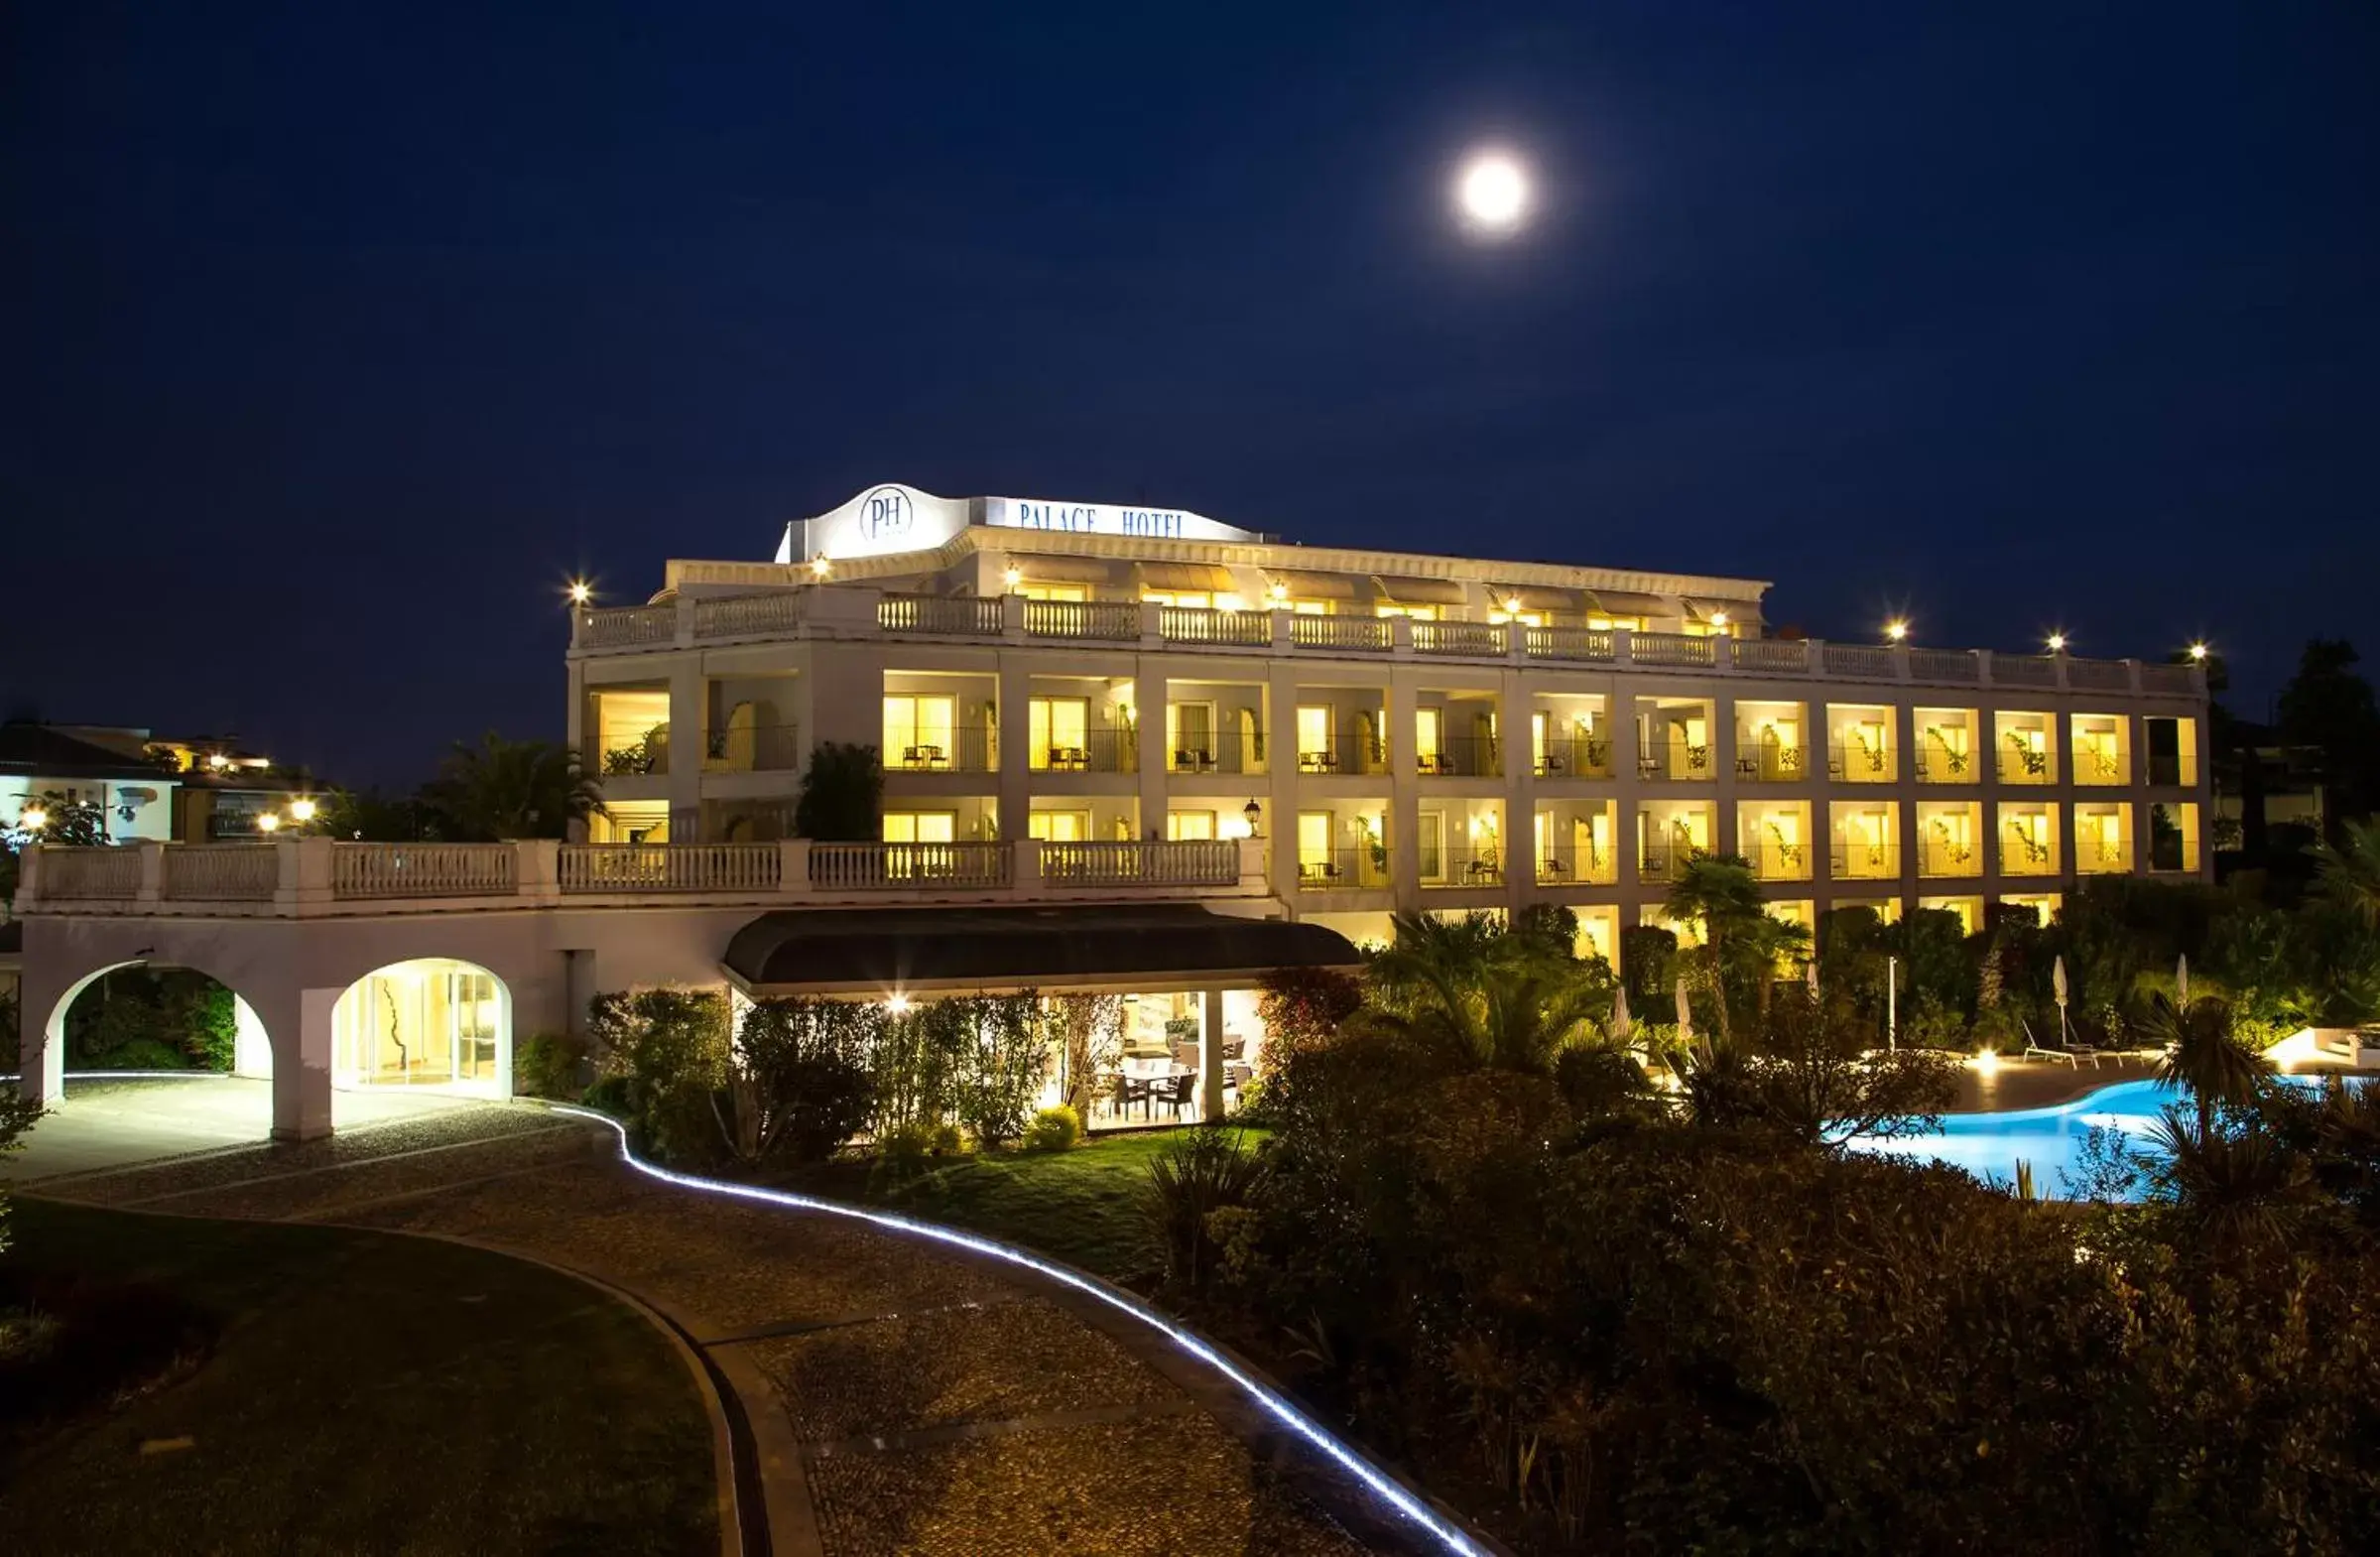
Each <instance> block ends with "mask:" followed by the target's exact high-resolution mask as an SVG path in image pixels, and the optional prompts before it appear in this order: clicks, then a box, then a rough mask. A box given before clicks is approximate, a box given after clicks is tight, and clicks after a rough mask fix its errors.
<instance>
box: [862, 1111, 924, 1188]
mask: <svg viewBox="0 0 2380 1557" xmlns="http://www.w3.org/2000/svg"><path fill="white" fill-rule="evenodd" d="M935 1133H936V1126H934V1125H931V1124H928V1123H925V1122H924V1121H922V1120H916V1119H913V1120H911V1121H910V1122H909V1123H907V1124H896V1125H894V1126H893V1127H892V1128H891V1129H889V1130H886V1131H884V1132H883V1133H882V1134H880V1135H878V1136H877V1137H876V1171H877V1172H878V1173H880V1174H882V1175H883V1176H884V1177H886V1178H889V1179H891V1180H893V1181H895V1182H896V1183H897V1182H899V1181H900V1180H902V1179H914V1178H916V1177H917V1176H918V1175H919V1174H921V1173H923V1172H925V1171H926V1166H927V1164H928V1163H929V1162H930V1161H932V1160H933V1157H934V1145H935V1141H934V1137H935Z"/></svg>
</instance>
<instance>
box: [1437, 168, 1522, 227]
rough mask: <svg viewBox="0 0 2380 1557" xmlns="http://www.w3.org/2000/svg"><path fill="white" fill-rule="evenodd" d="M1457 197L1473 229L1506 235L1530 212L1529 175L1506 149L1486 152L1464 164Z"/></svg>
mask: <svg viewBox="0 0 2380 1557" xmlns="http://www.w3.org/2000/svg"><path fill="white" fill-rule="evenodd" d="M1454 194H1455V199H1456V201H1457V202H1458V203H1459V204H1460V205H1461V207H1462V214H1463V220H1464V222H1465V224H1466V225H1468V226H1469V227H1470V228H1471V230H1472V231H1474V232H1478V233H1483V234H1493V235H1498V236H1500V235H1502V234H1504V233H1508V232H1511V231H1514V230H1515V229H1517V228H1518V227H1519V226H1520V225H1521V222H1522V220H1523V219H1524V218H1525V217H1526V216H1527V215H1528V214H1529V175H1528V172H1527V171H1526V170H1525V169H1523V168H1522V167H1521V165H1520V164H1519V163H1518V162H1516V161H1514V160H1513V159H1512V158H1511V157H1509V156H1507V155H1506V154H1504V153H1502V152H1482V153H1480V154H1479V155H1477V156H1475V157H1473V158H1472V159H1471V160H1470V161H1469V162H1468V163H1466V164H1465V165H1464V166H1463V170H1462V177H1461V179H1460V180H1459V181H1458V182H1457V183H1456V185H1455V191H1454Z"/></svg>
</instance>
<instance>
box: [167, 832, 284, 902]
mask: <svg viewBox="0 0 2380 1557" xmlns="http://www.w3.org/2000/svg"><path fill="white" fill-rule="evenodd" d="M164 863H165V869H164V871H163V873H162V875H161V877H160V880H159V882H158V890H159V893H160V895H161V896H163V897H165V898H167V899H170V900H171V901H174V902H178V903H188V902H230V903H255V902H270V901H272V897H273V893H274V892H275V890H276V889H278V888H279V887H280V885H281V851H280V850H279V849H277V848H275V847H274V846H273V845H272V844H270V843H210V844H207V845H205V846H203V847H190V846H187V845H186V846H182V847H176V848H168V849H167V850H166V851H165V855H164Z"/></svg>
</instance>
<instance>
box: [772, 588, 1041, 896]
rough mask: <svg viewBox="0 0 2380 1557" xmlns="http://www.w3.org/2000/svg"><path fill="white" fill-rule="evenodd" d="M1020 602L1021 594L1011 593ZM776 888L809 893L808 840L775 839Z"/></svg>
mask: <svg viewBox="0 0 2380 1557" xmlns="http://www.w3.org/2000/svg"><path fill="white" fill-rule="evenodd" d="M1010 598H1011V599H1014V600H1017V601H1019V602H1020V603H1022V600H1023V596H1021V595H1011V596H1010ZM777 890H778V892H779V893H781V894H782V895H784V896H786V897H807V896H809V895H810V840H809V839H806V838H784V839H779V840H778V841H777Z"/></svg>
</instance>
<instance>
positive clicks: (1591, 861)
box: [1537, 844, 1620, 886]
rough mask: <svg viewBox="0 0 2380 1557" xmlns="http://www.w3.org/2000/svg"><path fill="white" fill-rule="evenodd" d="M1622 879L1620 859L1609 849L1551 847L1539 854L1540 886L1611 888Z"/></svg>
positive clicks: (1538, 871)
mask: <svg viewBox="0 0 2380 1557" xmlns="http://www.w3.org/2000/svg"><path fill="white" fill-rule="evenodd" d="M1619 877H1620V862H1619V859H1618V857H1617V856H1616V855H1614V854H1613V853H1612V851H1611V850H1610V849H1608V848H1601V849H1598V848H1594V847H1592V846H1589V847H1583V848H1581V847H1576V846H1573V845H1570V844H1551V845H1548V846H1546V847H1545V848H1543V849H1541V850H1540V851H1539V852H1538V856H1537V884H1538V885H1539V886H1607V885H1609V884H1610V883H1612V882H1614V881H1617V880H1618V879H1619Z"/></svg>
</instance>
